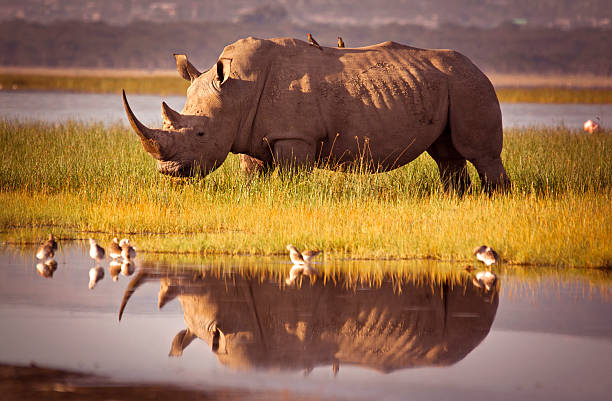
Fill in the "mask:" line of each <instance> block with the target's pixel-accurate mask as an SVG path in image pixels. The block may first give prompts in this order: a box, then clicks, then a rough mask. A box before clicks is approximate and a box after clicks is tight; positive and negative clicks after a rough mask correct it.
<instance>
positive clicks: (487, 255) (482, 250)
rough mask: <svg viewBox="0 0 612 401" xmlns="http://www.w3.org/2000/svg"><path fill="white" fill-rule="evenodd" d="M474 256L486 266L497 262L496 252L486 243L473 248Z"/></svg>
mask: <svg viewBox="0 0 612 401" xmlns="http://www.w3.org/2000/svg"><path fill="white" fill-rule="evenodd" d="M474 256H476V259H478V260H480V261H481V262H482V263H484V264H485V265H487V266H491V265H492V264H494V263H497V262H499V256H498V255H497V252H495V251H494V250H493V249H491V247H489V246H486V245H481V246H479V247H477V248H474Z"/></svg>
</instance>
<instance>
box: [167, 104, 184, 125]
mask: <svg viewBox="0 0 612 401" xmlns="http://www.w3.org/2000/svg"><path fill="white" fill-rule="evenodd" d="M162 118H163V120H164V122H165V123H167V124H170V125H171V126H173V127H177V128H178V127H179V126H180V125H181V124H180V119H181V113H179V112H178V111H174V110H172V108H171V107H170V106H168V105H167V104H166V102H162Z"/></svg>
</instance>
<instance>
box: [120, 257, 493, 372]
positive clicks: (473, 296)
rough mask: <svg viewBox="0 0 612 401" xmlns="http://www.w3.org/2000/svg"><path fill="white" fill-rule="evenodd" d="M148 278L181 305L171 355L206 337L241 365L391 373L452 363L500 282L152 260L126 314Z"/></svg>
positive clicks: (474, 338) (488, 310)
mask: <svg viewBox="0 0 612 401" xmlns="http://www.w3.org/2000/svg"><path fill="white" fill-rule="evenodd" d="M352 279H353V280H356V282H359V279H355V277H354V276H353V277H352ZM145 280H146V281H158V280H159V282H160V289H159V304H158V305H159V307H160V308H161V307H163V306H164V305H165V304H166V303H168V302H170V301H171V300H173V299H174V298H178V300H179V301H180V303H181V306H182V309H183V314H184V319H185V324H186V328H185V329H184V330H181V331H180V332H178V333H177V335H176V336H175V337H174V340H173V341H172V346H171V349H170V355H171V356H176V357H178V356H181V355H182V353H183V351H184V350H185V348H186V347H187V346H188V345H189V344H190V343H191V342H192V341H193V340H195V339H200V340H202V341H204V342H206V343H207V344H208V345H209V346H210V348H211V351H212V352H213V353H215V355H216V356H217V358H218V359H219V362H221V363H222V364H224V365H226V366H229V367H232V368H235V369H256V368H265V369H275V370H276V369H282V370H305V371H306V372H308V371H310V370H311V369H312V368H315V367H317V366H325V365H332V366H333V367H334V368H335V369H337V367H338V366H340V365H346V364H350V365H359V366H362V367H368V368H371V369H376V370H379V371H383V372H392V371H394V370H398V369H405V368H411V367H424V366H447V365H452V364H454V363H457V362H458V361H460V360H462V359H463V358H464V357H465V356H466V355H467V354H468V353H470V352H471V351H472V350H473V349H475V348H476V347H477V346H478V344H480V343H481V342H482V340H483V339H484V338H485V337H486V336H487V334H488V333H489V330H490V328H491V325H492V323H493V321H494V319H495V314H496V312H497V306H498V302H499V298H498V296H497V293H498V290H499V287H498V286H495V287H494V288H492V289H491V290H482V289H480V288H477V287H476V286H475V285H474V284H473V283H472V281H470V279H469V276H468V275H467V274H466V275H464V276H463V277H461V278H460V279H459V280H453V279H443V280H441V282H440V281H438V282H434V281H432V278H431V277H429V276H428V275H427V274H422V275H417V276H415V278H414V280H407V281H406V282H404V283H402V284H401V291H399V290H398V283H397V282H395V283H394V282H392V280H391V279H390V278H387V279H384V280H382V282H381V284H380V286H375V287H369V286H367V285H364V286H362V285H359V287H360V290H358V291H356V290H355V288H354V287H353V285H347V283H349V282H351V281H350V280H349V279H348V277H346V276H344V275H342V274H337V275H336V276H335V282H333V281H332V280H327V282H326V284H324V283H323V280H316V281H315V282H309V280H304V281H303V282H302V285H301V286H283V285H282V284H279V281H277V280H270V279H262V278H261V277H258V276H255V277H253V276H250V277H245V276H242V275H240V274H231V275H229V274H223V275H221V276H220V277H214V274H207V275H206V276H205V277H202V276H201V275H199V276H194V273H193V272H169V271H163V270H161V271H155V270H148V269H146V268H145V269H143V270H141V272H140V273H139V275H138V276H136V277H135V278H134V280H132V282H131V283H130V284H129V286H128V289H127V290H126V295H125V297H124V300H123V302H122V306H121V313H122V312H123V310H124V308H125V306H126V304H127V302H128V299H129V298H130V296H131V294H133V293H134V290H135V289H136V287H138V286H139V285H140V284H142V283H143V282H144V281H145ZM280 282H281V283H282V280H280Z"/></svg>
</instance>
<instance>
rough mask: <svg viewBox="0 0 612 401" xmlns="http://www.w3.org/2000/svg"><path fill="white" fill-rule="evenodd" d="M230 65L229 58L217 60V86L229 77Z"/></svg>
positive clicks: (230, 60)
mask: <svg viewBox="0 0 612 401" xmlns="http://www.w3.org/2000/svg"><path fill="white" fill-rule="evenodd" d="M231 65H232V59H231V58H221V59H219V61H217V81H218V82H219V87H221V85H223V84H224V83H225V82H226V81H227V80H228V79H229V76H230V71H231Z"/></svg>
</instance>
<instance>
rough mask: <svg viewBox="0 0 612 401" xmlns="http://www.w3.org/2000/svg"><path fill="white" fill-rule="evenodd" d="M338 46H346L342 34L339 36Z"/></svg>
mask: <svg viewBox="0 0 612 401" xmlns="http://www.w3.org/2000/svg"><path fill="white" fill-rule="evenodd" d="M338 47H339V48H341V49H343V48H344V41H343V40H342V38H341V37H340V36H338Z"/></svg>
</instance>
